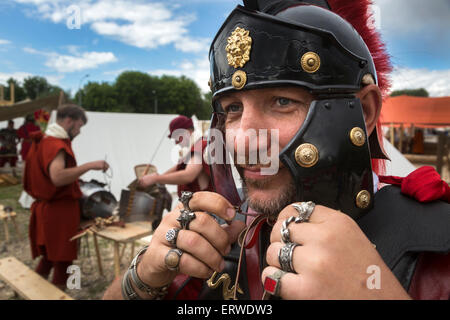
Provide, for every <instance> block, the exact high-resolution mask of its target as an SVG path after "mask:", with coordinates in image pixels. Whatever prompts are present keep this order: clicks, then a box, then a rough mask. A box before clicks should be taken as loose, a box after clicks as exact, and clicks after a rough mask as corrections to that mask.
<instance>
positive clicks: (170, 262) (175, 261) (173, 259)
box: [164, 248, 183, 272]
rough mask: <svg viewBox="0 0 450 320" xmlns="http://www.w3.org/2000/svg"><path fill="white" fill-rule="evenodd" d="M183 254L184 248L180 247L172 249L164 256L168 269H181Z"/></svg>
mask: <svg viewBox="0 0 450 320" xmlns="http://www.w3.org/2000/svg"><path fill="white" fill-rule="evenodd" d="M182 255H183V251H182V250H180V249H178V248H175V249H170V250H169V251H168V252H167V254H166V256H165V258H164V263H165V265H166V267H167V269H169V270H170V271H176V272H178V271H179V270H180V260H181V256H182Z"/></svg>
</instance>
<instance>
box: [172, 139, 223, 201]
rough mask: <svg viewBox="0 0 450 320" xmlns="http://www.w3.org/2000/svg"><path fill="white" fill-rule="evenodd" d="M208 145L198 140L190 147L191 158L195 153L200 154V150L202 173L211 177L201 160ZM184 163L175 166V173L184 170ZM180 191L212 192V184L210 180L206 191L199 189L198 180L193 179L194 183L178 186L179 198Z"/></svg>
mask: <svg viewBox="0 0 450 320" xmlns="http://www.w3.org/2000/svg"><path fill="white" fill-rule="evenodd" d="M207 145H208V141H207V140H206V139H203V138H202V139H200V140H198V141H197V142H196V143H195V144H194V145H193V146H192V147H191V156H192V155H193V154H194V153H196V152H200V150H201V155H200V156H201V158H202V166H203V171H204V172H206V174H207V175H208V177H211V173H210V169H209V165H208V164H207V163H206V162H205V160H204V159H203V153H204V151H205V149H206V147H207ZM185 162H186V161H183V162H181V163H179V164H178V166H177V171H179V170H184V169H185V168H186V163H185ZM182 191H191V192H197V191H214V190H213V187H212V183H211V179H210V181H209V184H208V187H207V188H206V189H203V190H202V189H201V188H200V185H199V184H198V179H195V180H194V181H192V182H191V183H188V184H180V185H178V196H179V197H180V196H181V192H182Z"/></svg>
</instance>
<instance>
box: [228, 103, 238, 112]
mask: <svg viewBox="0 0 450 320" xmlns="http://www.w3.org/2000/svg"><path fill="white" fill-rule="evenodd" d="M226 111H227V112H239V111H241V106H240V105H237V104H232V105H229V106H228V107H227V108H226Z"/></svg>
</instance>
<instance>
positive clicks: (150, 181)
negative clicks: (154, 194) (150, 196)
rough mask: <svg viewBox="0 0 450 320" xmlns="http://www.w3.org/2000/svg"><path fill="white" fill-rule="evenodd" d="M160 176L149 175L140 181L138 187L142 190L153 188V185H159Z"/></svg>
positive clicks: (156, 174) (155, 174)
mask: <svg viewBox="0 0 450 320" xmlns="http://www.w3.org/2000/svg"><path fill="white" fill-rule="evenodd" d="M158 176H159V174H158V173H156V172H155V173H152V174H147V175H145V176H143V177H142V178H140V179H139V180H138V186H139V187H141V188H146V187H148V186H151V185H152V184H155V183H157V179H158Z"/></svg>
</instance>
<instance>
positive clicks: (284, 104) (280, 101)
mask: <svg viewBox="0 0 450 320" xmlns="http://www.w3.org/2000/svg"><path fill="white" fill-rule="evenodd" d="M278 103H279V104H280V105H282V106H286V105H288V104H289V103H291V100H290V99H287V98H278Z"/></svg>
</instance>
